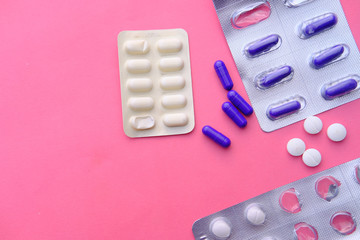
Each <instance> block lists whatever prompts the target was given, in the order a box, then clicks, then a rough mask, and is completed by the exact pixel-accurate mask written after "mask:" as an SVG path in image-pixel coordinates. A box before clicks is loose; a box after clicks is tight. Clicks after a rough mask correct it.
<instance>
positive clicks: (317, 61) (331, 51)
mask: <svg viewBox="0 0 360 240" xmlns="http://www.w3.org/2000/svg"><path fill="white" fill-rule="evenodd" d="M349 53H350V49H349V47H348V46H347V45H345V44H338V45H335V46H332V47H330V48H327V49H325V50H322V51H320V52H317V53H314V54H313V55H312V57H311V61H310V66H311V67H312V68H315V69H320V68H323V67H326V66H327V65H330V64H333V63H335V62H338V61H341V60H343V59H345V58H346V57H347V56H348V55H349Z"/></svg>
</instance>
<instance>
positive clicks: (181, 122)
mask: <svg viewBox="0 0 360 240" xmlns="http://www.w3.org/2000/svg"><path fill="white" fill-rule="evenodd" d="M188 121H189V120H188V117H187V115H186V114H185V113H172V114H165V115H164V118H163V122H164V124H165V125H166V126H168V127H181V126H185V125H186V124H188Z"/></svg>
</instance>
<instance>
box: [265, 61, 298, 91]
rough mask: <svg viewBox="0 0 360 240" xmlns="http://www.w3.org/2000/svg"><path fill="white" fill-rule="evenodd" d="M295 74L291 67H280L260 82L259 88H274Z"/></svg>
mask: <svg viewBox="0 0 360 240" xmlns="http://www.w3.org/2000/svg"><path fill="white" fill-rule="evenodd" d="M292 73H293V69H292V67H290V66H283V67H280V68H278V69H276V70H274V71H272V72H270V73H269V74H266V75H265V76H264V77H263V78H261V79H260V81H259V87H261V88H269V87H272V86H274V85H275V84H277V83H279V82H281V81H282V80H284V79H285V78H287V77H289V76H290V75H291V74H292Z"/></svg>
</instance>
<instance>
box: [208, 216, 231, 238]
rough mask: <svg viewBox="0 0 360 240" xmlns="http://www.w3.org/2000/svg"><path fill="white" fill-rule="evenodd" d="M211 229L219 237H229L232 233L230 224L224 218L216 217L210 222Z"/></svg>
mask: <svg viewBox="0 0 360 240" xmlns="http://www.w3.org/2000/svg"><path fill="white" fill-rule="evenodd" d="M210 231H211V232H212V233H213V234H214V235H215V236H216V237H218V238H222V239H225V238H228V237H229V236H230V234H231V227H230V225H229V224H228V223H227V222H226V221H225V220H224V219H222V218H218V219H214V220H213V221H212V222H211V224H210Z"/></svg>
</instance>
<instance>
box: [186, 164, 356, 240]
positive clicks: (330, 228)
mask: <svg viewBox="0 0 360 240" xmlns="http://www.w3.org/2000/svg"><path fill="white" fill-rule="evenodd" d="M359 223H360V158H359V159H355V160H353V161H350V162H347V163H344V164H342V165H339V166H336V167H333V168H330V169H328V170H325V171H322V172H319V173H316V174H314V175H311V176H309V177H306V178H303V179H300V180H298V181H296V182H293V183H289V184H287V185H285V186H282V187H279V188H277V189H274V190H272V191H269V192H266V193H264V194H262V195H259V196H257V197H254V198H252V199H249V200H247V201H244V202H241V203H239V204H237V205H234V206H232V207H229V208H227V209H224V210H221V211H219V212H216V213H214V214H211V215H209V216H207V217H204V218H201V219H199V220H197V221H196V222H195V223H194V224H193V227H192V230H193V234H194V237H195V240H289V239H296V240H323V239H324V240H358V239H360V228H359Z"/></svg>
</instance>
